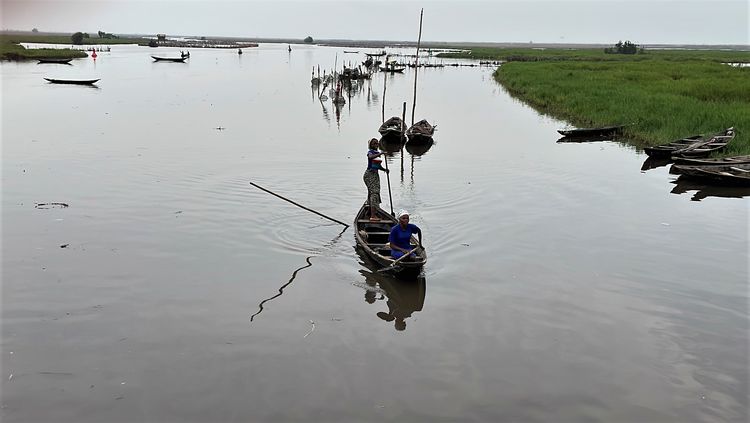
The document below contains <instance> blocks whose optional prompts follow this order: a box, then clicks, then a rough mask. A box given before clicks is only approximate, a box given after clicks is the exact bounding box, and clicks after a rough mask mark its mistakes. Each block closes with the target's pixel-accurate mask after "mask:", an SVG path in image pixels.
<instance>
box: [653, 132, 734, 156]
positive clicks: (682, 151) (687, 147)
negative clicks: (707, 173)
mask: <svg viewBox="0 0 750 423" xmlns="http://www.w3.org/2000/svg"><path fill="white" fill-rule="evenodd" d="M734 135H735V132H734V128H727V129H725V130H723V131H721V132H717V133H715V134H711V135H708V136H702V135H693V136H691V137H687V138H682V139H679V140H676V141H672V142H670V143H667V144H662V145H657V146H655V147H646V148H644V149H643V151H644V152H646V154H648V156H649V157H654V158H670V159H672V160H677V159H679V158H701V157H708V156H709V155H710V154H711V153H713V152H714V151H719V150H721V149H723V148H724V147H726V146H727V144H729V142H730V141H732V139H734Z"/></svg>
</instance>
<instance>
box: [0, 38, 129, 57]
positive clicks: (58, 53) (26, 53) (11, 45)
mask: <svg viewBox="0 0 750 423" xmlns="http://www.w3.org/2000/svg"><path fill="white" fill-rule="evenodd" d="M139 41H141V38H84V40H83V44H84V45H94V44H97V45H100V44H101V45H111V44H137V43H138V42H139ZM19 43H43V44H62V45H70V46H72V45H73V44H72V42H71V39H70V36H67V35H26V34H24V35H15V34H13V35H8V34H3V35H0V60H36V59H39V58H55V59H71V58H77V57H86V56H87V54H86V53H85V52H82V51H78V50H74V49H70V48H66V49H57V48H42V49H27V48H24V47H23V46H22V45H20V44H19ZM79 47H80V48H82V47H83V46H79Z"/></svg>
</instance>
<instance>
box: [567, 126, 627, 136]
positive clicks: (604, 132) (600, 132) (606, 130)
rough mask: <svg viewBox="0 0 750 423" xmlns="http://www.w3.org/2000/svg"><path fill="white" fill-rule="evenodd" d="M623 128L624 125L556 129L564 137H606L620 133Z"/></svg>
mask: <svg viewBox="0 0 750 423" xmlns="http://www.w3.org/2000/svg"><path fill="white" fill-rule="evenodd" d="M624 127H625V125H612V126H601V127H598V128H575V129H558V130H557V132H558V133H559V134H560V135H563V136H566V137H607V136H611V135H615V134H618V133H620V132H621V131H622V128H624Z"/></svg>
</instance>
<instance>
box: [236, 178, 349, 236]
mask: <svg viewBox="0 0 750 423" xmlns="http://www.w3.org/2000/svg"><path fill="white" fill-rule="evenodd" d="M250 185H252V186H254V187H255V188H258V189H259V190H261V191H265V192H267V193H269V194H271V195H273V196H276V197H279V198H281V199H282V200H284V201H288V202H290V203H292V204H294V205H295V206H297V207H299V208H302V209H305V210H307V211H309V212H313V213H315V214H317V215H318V216H321V217H325V218H326V219H328V220H331V221H334V222H336V223H338V224H339V225H344V226H345V227H347V228H348V227H349V225H347V224H346V223H344V222H341V221H339V220H336V219H334V218H332V217H328V216H326V215H324V214H323V213H320V212H317V211H315V210H313V209H310V208H307V207H305V206H303V205H301V204H299V203H295V202H294V201H292V200H290V199H288V198H286V197H282V196H280V195H279V194H276V193H275V192H273V191H270V190H267V189H265V188H263V187H262V186H260V185H258V184H255V183H252V182H250Z"/></svg>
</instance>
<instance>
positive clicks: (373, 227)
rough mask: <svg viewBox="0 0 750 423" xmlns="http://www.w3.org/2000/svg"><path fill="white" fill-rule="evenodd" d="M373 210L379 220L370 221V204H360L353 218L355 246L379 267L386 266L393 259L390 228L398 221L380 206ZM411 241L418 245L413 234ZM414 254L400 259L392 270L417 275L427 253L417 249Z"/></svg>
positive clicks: (397, 272) (411, 275)
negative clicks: (412, 257) (407, 259)
mask: <svg viewBox="0 0 750 423" xmlns="http://www.w3.org/2000/svg"><path fill="white" fill-rule="evenodd" d="M375 210H376V214H377V216H378V217H379V218H380V221H376V222H373V221H370V206H369V205H368V204H367V203H365V204H363V205H362V208H360V209H359V212H357V216H356V217H355V218H354V228H355V231H354V238H355V239H356V241H357V247H359V248H360V249H361V250H362V252H364V253H365V254H366V255H367V257H369V258H370V259H372V260H373V261H374V262H375V263H377V264H378V265H379V266H381V267H388V266H391V265H393V262H394V261H395V259H393V258H392V257H391V249H390V248H389V244H388V237H389V236H390V233H391V228H393V227H394V226H395V225H397V224H398V221H397V220H396V218H394V217H393V216H391V215H390V214H388V212H386V211H385V210H383V209H381V208H380V207H376V209H375ZM411 243H412V246H413V247H416V246H417V245H419V241H418V240H417V238H416V237H414V236H412V239H411ZM414 254H416V256H417V258H416V260H413V261H406V260H403V261H400V262H399V263H398V264H397V265H396V267H395V269H394V270H393V272H394V273H396V274H398V275H399V276H410V277H413V276H418V275H419V273H420V272H421V270H422V267H423V266H424V264H425V262H426V261H427V253H426V252H425V251H424V250H417V251H416V252H415V253H414Z"/></svg>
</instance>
